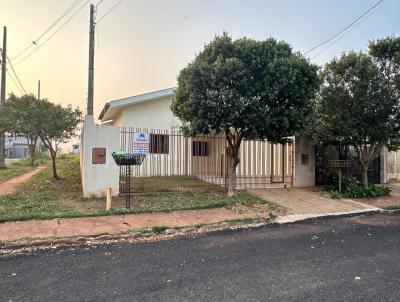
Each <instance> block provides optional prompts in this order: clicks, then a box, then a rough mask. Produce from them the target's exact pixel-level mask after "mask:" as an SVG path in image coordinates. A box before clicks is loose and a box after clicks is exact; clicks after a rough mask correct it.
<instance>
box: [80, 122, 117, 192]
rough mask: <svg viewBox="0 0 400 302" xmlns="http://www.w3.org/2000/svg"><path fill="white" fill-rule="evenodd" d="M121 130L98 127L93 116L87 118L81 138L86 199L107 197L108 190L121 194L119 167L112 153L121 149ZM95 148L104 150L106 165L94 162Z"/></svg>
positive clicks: (83, 185) (83, 182)
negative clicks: (93, 153)
mask: <svg viewBox="0 0 400 302" xmlns="http://www.w3.org/2000/svg"><path fill="white" fill-rule="evenodd" d="M119 135H120V133H119V128H118V127H114V126H103V125H96V124H95V123H94V120H93V117H92V116H86V117H85V121H84V123H83V129H82V138H81V177H82V189H83V196H84V197H93V196H95V197H100V196H105V194H106V190H107V188H112V193H113V195H117V194H119V167H118V166H117V165H116V164H115V163H114V160H113V158H112V155H111V153H112V152H114V151H118V150H119V148H120V142H119ZM93 148H104V149H105V152H106V155H105V163H103V164H94V163H93V162H92V152H93Z"/></svg>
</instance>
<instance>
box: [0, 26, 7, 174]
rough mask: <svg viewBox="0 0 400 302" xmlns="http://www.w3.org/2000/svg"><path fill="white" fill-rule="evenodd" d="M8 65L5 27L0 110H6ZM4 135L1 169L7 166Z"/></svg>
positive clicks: (0, 136)
mask: <svg viewBox="0 0 400 302" xmlns="http://www.w3.org/2000/svg"><path fill="white" fill-rule="evenodd" d="M6 65H7V27H6V26H4V30H3V49H2V51H1V87H0V88H1V92H0V110H3V109H4V106H5V104H6V73H7V69H6ZM4 136H5V135H4V133H0V168H3V167H4V166H5V163H4V155H5V154H4V153H5V152H4V151H5V146H4V142H5V137H4Z"/></svg>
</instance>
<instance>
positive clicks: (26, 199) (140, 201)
mask: <svg viewBox="0 0 400 302" xmlns="http://www.w3.org/2000/svg"><path fill="white" fill-rule="evenodd" d="M57 168H58V172H59V175H60V177H61V179H59V180H54V179H53V178H52V172H51V165H50V163H49V164H48V166H47V167H46V168H45V169H43V170H42V171H40V172H39V173H38V174H36V175H35V176H33V177H32V179H31V180H30V181H29V182H28V183H26V184H25V185H23V186H22V187H21V188H20V189H19V190H18V191H17V192H16V193H13V194H9V195H6V196H0V222H6V221H16V220H32V219H54V218H67V217H85V216H106V215H123V214H127V213H149V212H170V211H178V210H193V209H208V208H221V207H233V206H234V205H237V204H240V205H253V204H258V205H264V206H266V207H268V208H270V209H277V208H278V207H277V206H276V205H274V204H272V203H270V202H268V201H264V200H261V199H259V198H257V197H255V196H252V195H250V194H248V193H246V192H245V191H239V192H238V193H237V194H236V196H234V197H228V196H227V194H226V193H225V191H223V190H221V189H219V190H213V191H212V192H199V191H195V190H194V191H183V192H182V191H179V192H178V193H167V192H165V193H161V194H160V193H150V194H139V195H135V196H134V197H133V198H132V203H131V209H130V210H126V209H124V206H125V200H124V199H123V198H115V197H114V198H113V209H112V210H110V211H106V210H105V198H88V199H85V198H83V197H82V187H81V182H80V168H79V156H77V155H76V154H75V155H74V154H69V155H63V156H60V158H58V159H57ZM177 180H179V181H182V180H183V178H181V177H175V178H174V179H172V178H169V179H168V180H167V181H170V182H171V183H172V181H174V182H176V181H177ZM190 181H193V180H190ZM201 182H202V181H201ZM211 185H213V186H214V184H211Z"/></svg>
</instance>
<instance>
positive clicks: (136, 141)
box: [133, 133, 150, 154]
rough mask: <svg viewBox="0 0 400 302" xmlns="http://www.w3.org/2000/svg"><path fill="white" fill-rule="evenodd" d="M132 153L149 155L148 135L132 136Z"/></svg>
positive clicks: (138, 134)
mask: <svg viewBox="0 0 400 302" xmlns="http://www.w3.org/2000/svg"><path fill="white" fill-rule="evenodd" d="M133 153H136V154H149V153H150V134H148V133H134V134H133Z"/></svg>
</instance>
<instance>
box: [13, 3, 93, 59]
mask: <svg viewBox="0 0 400 302" xmlns="http://www.w3.org/2000/svg"><path fill="white" fill-rule="evenodd" d="M88 2H89V0H86V1H85V2H84V3H83V4H82V5H81V6H80V7H79V8H78V10H76V11H75V12H74V14H72V15H71V17H69V18H68V19H67V20H66V21H65V22H64V23H63V24H62V25H61V26H60V27H59V28H58V29H57V30H56V31H55V32H53V33H52V34H51V35H50V36H49V37H47V39H46V40H44V42H43V43H41V44H40V45H38V47H37V48H35V49H34V50H33V51H31V52H30V53H29V54H28V55H26V56H25V57H23V58H22V59H21V60H19V61H18V62H17V63H15V64H14V66H17V65H19V64H21V63H22V62H24V61H25V60H26V59H28V58H29V57H30V56H31V55H33V54H34V53H35V52H36V51H38V50H39V49H40V48H41V47H42V46H43V45H45V44H46V43H47V42H48V41H49V40H50V39H52V38H53V37H54V36H55V35H56V34H57V33H58V32H59V31H60V30H61V29H63V28H64V27H65V26H66V25H67V24H68V23H69V22H70V21H71V20H72V19H73V18H74V17H75V16H76V15H77V14H78V13H79V12H80V11H81V10H82V9H83V8H84V7H85V5H86V4H87V3H88Z"/></svg>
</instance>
